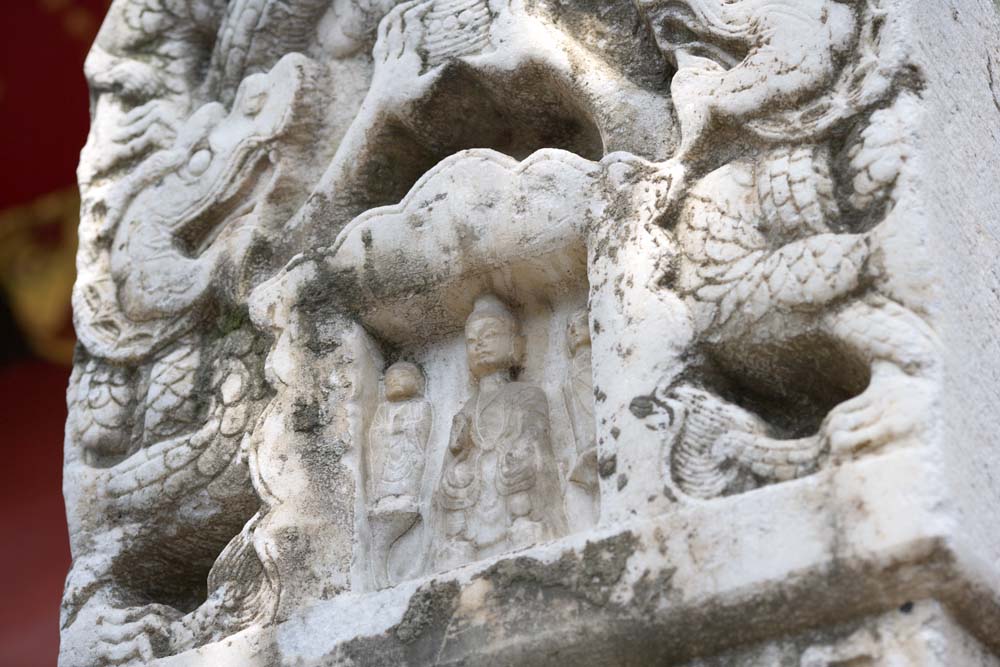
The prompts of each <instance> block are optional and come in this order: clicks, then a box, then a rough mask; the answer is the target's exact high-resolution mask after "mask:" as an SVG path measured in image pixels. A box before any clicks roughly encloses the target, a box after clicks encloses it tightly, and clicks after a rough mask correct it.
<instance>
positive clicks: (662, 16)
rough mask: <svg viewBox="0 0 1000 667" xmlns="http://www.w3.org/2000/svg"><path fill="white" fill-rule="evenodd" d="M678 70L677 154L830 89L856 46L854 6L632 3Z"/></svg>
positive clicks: (772, 1) (833, 1)
mask: <svg viewBox="0 0 1000 667" xmlns="http://www.w3.org/2000/svg"><path fill="white" fill-rule="evenodd" d="M638 1H639V6H640V10H641V11H642V12H643V14H644V15H645V17H646V19H647V21H648V22H649V25H650V27H651V29H652V31H653V34H654V37H655V39H656V42H657V44H658V46H659V48H660V50H661V51H662V53H663V54H664V56H665V57H666V58H667V59H668V60H670V61H671V62H672V63H673V64H674V65H675V66H676V68H677V73H676V75H675V76H674V79H673V82H672V84H671V94H672V96H673V98H674V104H675V105H676V107H677V114H678V119H679V121H680V124H681V135H682V146H681V153H682V154H685V153H691V152H694V151H698V150H699V149H700V148H701V147H702V145H703V144H704V142H705V140H706V138H708V137H709V136H711V135H712V134H717V133H718V132H717V130H718V128H719V127H720V126H735V127H740V126H743V125H746V124H748V123H752V122H753V121H755V120H758V119H763V118H767V117H768V116H772V115H774V114H776V113H780V112H783V111H787V110H789V109H794V108H796V107H800V106H802V105H807V104H809V103H810V102H811V101H812V100H814V99H815V98H816V97H817V96H819V95H822V94H823V93H824V92H826V91H827V90H828V89H829V88H830V87H831V86H833V84H834V82H835V80H836V78H837V75H838V72H839V70H840V69H841V67H842V64H843V62H844V59H845V55H846V54H847V53H848V52H849V51H850V50H851V48H852V47H853V46H854V44H855V43H856V41H857V23H858V20H857V16H856V14H855V11H854V9H853V8H852V6H851V5H853V4H857V2H859V1H860V0H846V1H843V0H638Z"/></svg>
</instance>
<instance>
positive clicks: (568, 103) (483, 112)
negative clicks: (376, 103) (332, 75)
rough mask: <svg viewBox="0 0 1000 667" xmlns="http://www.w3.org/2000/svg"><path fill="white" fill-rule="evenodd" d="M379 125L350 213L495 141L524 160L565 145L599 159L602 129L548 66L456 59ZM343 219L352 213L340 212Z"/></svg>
mask: <svg viewBox="0 0 1000 667" xmlns="http://www.w3.org/2000/svg"><path fill="white" fill-rule="evenodd" d="M407 116H408V118H411V119H414V120H412V121H403V120H398V119H388V120H386V121H385V122H384V124H383V125H382V126H381V127H380V128H379V131H378V134H377V136H376V137H374V141H373V145H371V146H370V149H369V150H368V151H367V158H366V160H367V162H366V163H365V164H363V165H362V166H361V178H360V179H359V182H358V184H357V186H356V188H355V191H353V192H344V193H338V196H342V197H347V198H349V200H350V204H351V205H350V206H348V207H347V210H346V211H345V213H348V214H349V215H350V217H353V216H355V215H358V214H360V213H362V212H363V211H365V210H367V209H370V208H374V207H377V206H384V205H387V204H394V203H396V202H398V201H400V200H401V199H402V198H403V197H404V196H405V195H406V193H407V192H408V191H409V190H410V188H411V187H412V186H413V185H414V184H415V183H416V182H417V180H418V179H419V178H420V177H421V176H423V175H424V174H425V173H427V172H428V171H429V170H430V169H432V168H433V167H434V166H435V165H436V164H437V163H439V162H440V161H441V160H443V159H445V158H447V157H448V156H450V155H453V154H455V153H458V152H459V151H462V150H466V149H470V148H489V149H492V150H495V151H498V152H501V153H504V154H506V155H510V156H511V157H513V158H515V159H518V160H521V159H524V158H525V157H527V156H528V155H530V154H531V153H533V152H535V151H537V150H540V149H543V148H560V149H563V150H567V151H570V152H573V153H576V154H577V155H580V156H582V157H585V158H588V159H591V160H599V159H600V158H601V157H602V156H603V154H604V142H603V140H602V138H601V134H600V131H599V130H598V128H597V125H596V123H595V122H594V120H593V119H592V117H591V116H590V114H589V113H587V112H586V111H585V110H584V109H583V108H582V107H581V106H580V104H578V103H577V102H576V101H575V100H573V99H572V96H571V95H570V94H569V93H568V92H567V87H566V86H565V85H564V84H563V83H562V82H561V81H559V80H558V79H557V77H556V75H555V74H554V73H553V72H552V71H551V70H549V69H546V68H544V67H541V66H534V65H531V66H525V67H522V68H519V69H518V70H516V71H513V72H503V73H496V72H493V73H489V74H487V73H484V72H480V71H477V70H474V69H472V68H471V67H470V66H468V65H464V64H462V63H455V64H453V65H451V66H449V67H448V69H447V70H446V71H445V72H444V73H443V74H442V75H441V78H440V79H439V80H438V81H437V82H436V83H435V85H434V87H433V88H432V89H431V90H430V91H429V93H428V94H427V95H426V96H425V97H424V98H423V99H421V100H420V101H418V102H416V103H414V105H413V107H412V108H411V109H410V110H409V112H408V114H407ZM335 222H338V223H339V225H336V224H335V227H339V226H342V225H343V224H346V222H348V220H339V221H335Z"/></svg>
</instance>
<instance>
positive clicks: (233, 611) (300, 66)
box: [62, 0, 325, 665]
mask: <svg viewBox="0 0 1000 667" xmlns="http://www.w3.org/2000/svg"><path fill="white" fill-rule="evenodd" d="M300 4H301V3H300ZM314 4H316V5H317V7H315V8H313V9H311V10H309V11H307V12H306V13H307V14H308V16H305V17H299V18H298V19H297V20H295V21H288V20H285V19H287V18H288V17H287V16H286V17H285V19H282V18H281V17H280V16H278V14H282V15H284V14H288V7H287V6H285V5H284V3H275V2H239V3H230V5H229V6H228V7H225V6H224V5H225V3H209V2H201V1H195V0H192V1H191V2H186V1H181V0H178V1H177V2H169V1H165V2H159V1H158V0H150V1H148V2H147V1H144V0H134V1H130V2H118V3H115V5H114V6H113V8H112V10H111V13H110V15H109V19H108V21H107V22H106V24H105V28H104V30H103V31H102V33H101V35H100V36H99V38H98V43H97V45H95V48H94V50H93V51H92V54H91V57H90V58H89V60H88V66H87V71H88V75H89V79H90V83H91V89H92V91H93V94H94V97H95V100H94V109H93V111H94V114H95V121H94V126H93V128H92V131H91V136H90V139H89V141H88V145H87V147H86V148H85V149H84V152H83V156H82V163H81V168H80V181H81V190H82V195H83V197H82V199H83V207H82V213H81V234H80V250H79V255H78V281H77V285H76V288H75V290H74V299H73V302H74V315H75V324H76V329H77V333H78V337H79V340H80V347H79V349H78V353H77V362H76V367H75V370H74V376H73V379H72V380H71V389H70V392H69V394H68V403H69V407H70V417H69V421H68V424H67V438H66V454H65V458H66V474H65V478H66V495H67V508H68V515H69V522H70V532H71V545H72V549H73V553H74V564H73V567H72V569H71V572H70V574H69V576H68V579H67V584H66V592H65V595H64V600H63V615H62V625H63V648H62V656H63V658H62V659H63V661H64V663H65V664H73V663H72V662H67V661H71V660H72V659H73V658H72V657H71V656H84V655H85V656H88V658H87V660H89V662H87V663H86V664H88V665H93V664H99V665H105V664H126V663H135V662H146V661H149V660H151V659H153V658H155V657H157V656H162V655H168V654H172V653H175V652H177V651H179V650H183V649H184V648H185V647H188V646H196V645H199V644H201V643H204V642H206V641H209V640H211V639H213V638H218V637H221V636H223V635H225V634H229V633H231V632H234V631H237V630H239V629H240V628H242V627H246V626H247V625H249V624H250V623H252V622H253V621H254V620H255V619H258V618H260V617H261V616H262V615H264V616H266V615H267V613H268V612H267V609H268V603H267V602H266V601H262V600H260V599H259V598H261V597H262V596H263V595H264V593H262V592H261V589H260V587H254V586H252V585H251V586H250V587H249V588H248V587H247V586H243V585H238V584H236V582H239V581H242V580H243V579H244V577H243V575H244V574H245V573H246V572H247V569H248V568H256V569H257V570H259V569H260V568H261V565H260V563H259V561H258V560H257V558H256V555H255V554H254V553H253V551H252V550H247V549H245V548H241V546H242V545H243V541H241V540H240V535H241V534H243V532H246V528H245V524H247V522H248V520H250V519H251V517H252V516H253V514H254V512H255V511H256V510H257V509H258V507H259V498H258V496H257V495H256V493H255V491H254V489H253V486H252V483H251V479H250V470H249V465H248V457H249V453H248V451H247V447H248V439H249V436H250V434H251V433H252V432H253V429H254V427H255V424H256V422H257V421H258V418H259V416H260V414H261V413H262V411H263V408H264V406H265V405H266V404H267V403H268V402H269V400H270V394H271V392H270V389H269V388H268V386H267V384H266V382H265V379H264V370H263V359H264V356H265V353H266V350H267V341H268V337H267V336H266V335H264V334H261V333H260V332H259V331H257V330H255V329H254V328H253V326H252V325H251V324H250V322H249V318H248V315H247V311H246V306H245V295H246V292H247V291H248V289H249V287H250V286H251V285H252V283H253V282H254V280H255V278H254V273H255V272H256V271H260V270H266V265H267V260H268V254H269V250H268V247H267V246H268V244H267V237H268V234H269V232H271V233H273V230H272V229H271V227H272V225H273V224H274V222H273V221H275V220H280V219H284V218H287V217H288V216H289V215H290V214H291V212H292V211H290V210H289V208H290V207H294V206H296V205H297V203H301V200H302V199H303V198H304V196H305V191H304V190H303V183H304V182H305V181H306V180H308V173H309V170H308V165H309V164H310V163H311V161H310V158H312V157H313V156H319V157H322V156H323V152H322V151H317V150H316V148H315V147H313V146H310V145H308V142H309V141H310V139H311V134H312V133H313V132H314V131H315V129H316V128H317V123H318V121H317V119H316V118H315V115H314V112H313V110H314V109H315V108H316V106H315V104H314V103H313V102H312V101H311V100H310V101H309V103H307V100H309V98H310V97H311V96H314V95H315V90H316V82H317V80H318V78H319V77H321V76H322V69H321V68H320V67H319V66H318V65H317V64H316V63H314V62H313V61H311V60H310V59H309V58H307V57H305V56H303V55H300V54H296V53H287V52H288V51H289V50H291V49H290V47H294V46H295V45H298V44H299V43H300V42H302V39H300V37H303V36H305V35H308V33H309V31H311V30H312V29H313V27H314V26H313V25H312V23H311V22H312V21H313V20H314V19H315V18H316V16H314V14H315V13H316V12H317V11H318V10H320V9H325V3H314ZM298 9H299V10H300V11H305V9H306V8H304V6H302V7H299V8H298ZM251 15H253V16H254V17H255V20H254V21H250V22H249V23H250V26H254V25H256V24H257V23H259V22H260V21H265V19H267V18H268V17H270V20H272V21H276V20H280V21H279V22H281V25H282V28H281V30H279V31H278V32H277V33H276V34H275V33H274V32H271V33H270V36H269V38H268V40H266V41H268V43H267V44H263V43H261V42H260V41H255V40H254V39H253V37H254V33H253V31H252V30H250V29H249V28H248V27H247V20H248V17H249V16H251ZM265 22H266V21H265ZM282 31H284V32H282ZM216 32H217V33H218V34H220V35H223V36H225V40H220V41H219V42H218V43H216V45H215V49H214V55H212V54H213V50H212V36H213V35H214V34H215V33H216ZM292 33H294V34H292ZM283 38H287V39H288V40H289V42H288V43H284V42H282V39H283ZM223 42H224V43H223ZM237 47H241V48H242V50H240V48H237ZM286 53H287V55H285V54H286ZM237 55H240V56H241V58H242V59H240V60H239V62H237V60H235V58H236V56H237ZM205 62H209V63H211V64H210V66H209V67H207V68H206V67H205V66H204V63H205ZM199 81H200V83H199ZM292 210H294V208H292ZM241 531H243V532H241ZM229 542H233V544H231V545H230V546H229V547H227V546H226V545H227V543H229ZM249 580H251V581H253V577H250V578H249ZM206 581H207V584H206ZM206 586H207V587H206Z"/></svg>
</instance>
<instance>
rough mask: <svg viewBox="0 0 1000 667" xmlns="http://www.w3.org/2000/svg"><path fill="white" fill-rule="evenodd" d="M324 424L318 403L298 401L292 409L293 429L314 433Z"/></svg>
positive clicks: (298, 431)
mask: <svg viewBox="0 0 1000 667" xmlns="http://www.w3.org/2000/svg"><path fill="white" fill-rule="evenodd" d="M320 426H322V422H321V420H320V414H319V405H317V404H316V403H305V402H303V403H296V404H295V408H294V410H293V411H292V430H294V431H296V432H297V433H312V432H314V431H317V430H319V428H320Z"/></svg>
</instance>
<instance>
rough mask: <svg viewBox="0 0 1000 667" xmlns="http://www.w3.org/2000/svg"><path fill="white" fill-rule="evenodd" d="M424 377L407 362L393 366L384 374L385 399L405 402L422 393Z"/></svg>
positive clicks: (414, 366) (415, 367)
mask: <svg viewBox="0 0 1000 667" xmlns="http://www.w3.org/2000/svg"><path fill="white" fill-rule="evenodd" d="M423 389H424V377H423V374H421V372H420V369H419V368H417V366H416V365H414V364H411V363H409V362H405V361H402V362H399V363H396V364H393V365H392V366H390V367H389V368H388V370H386V372H385V397H386V398H387V399H389V400H390V401H405V400H406V399H408V398H413V397H414V396H419V395H420V394H422V393H423Z"/></svg>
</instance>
